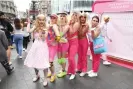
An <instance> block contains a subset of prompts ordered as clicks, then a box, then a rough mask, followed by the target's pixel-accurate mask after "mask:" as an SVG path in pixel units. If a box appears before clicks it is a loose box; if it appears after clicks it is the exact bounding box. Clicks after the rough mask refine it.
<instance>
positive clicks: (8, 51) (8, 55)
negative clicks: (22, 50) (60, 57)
mask: <svg viewBox="0 0 133 89" xmlns="http://www.w3.org/2000/svg"><path fill="white" fill-rule="evenodd" d="M7 57H8V63H9V64H10V59H11V48H10V47H8V50H7Z"/></svg>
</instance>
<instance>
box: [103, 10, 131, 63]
mask: <svg viewBox="0 0 133 89" xmlns="http://www.w3.org/2000/svg"><path fill="white" fill-rule="evenodd" d="M105 15H108V16H110V23H109V25H108V31H107V34H108V36H109V37H110V38H111V39H112V42H109V44H108V52H107V54H108V55H112V56H115V57H119V58H123V59H126V60H128V61H133V12H117V13H104V14H103V15H102V18H103V17H104V16H105Z"/></svg>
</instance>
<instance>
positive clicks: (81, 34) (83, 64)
mask: <svg viewBox="0 0 133 89" xmlns="http://www.w3.org/2000/svg"><path fill="white" fill-rule="evenodd" d="M79 23H80V28H79V30H78V39H79V40H78V43H79V47H78V64H77V69H78V71H80V72H81V73H80V76H84V75H85V74H86V72H87V68H88V62H87V51H88V47H89V43H88V39H87V33H88V31H89V25H88V23H87V15H86V14H85V13H81V14H80V17H79Z"/></svg>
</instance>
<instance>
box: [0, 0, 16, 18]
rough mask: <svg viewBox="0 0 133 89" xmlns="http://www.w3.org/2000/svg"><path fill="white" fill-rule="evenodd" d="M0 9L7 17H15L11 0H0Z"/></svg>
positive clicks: (14, 7)
mask: <svg viewBox="0 0 133 89" xmlns="http://www.w3.org/2000/svg"><path fill="white" fill-rule="evenodd" d="M0 11H1V12H4V13H5V15H6V16H7V17H10V18H12V17H16V14H17V9H16V6H15V4H14V1H13V0H0Z"/></svg>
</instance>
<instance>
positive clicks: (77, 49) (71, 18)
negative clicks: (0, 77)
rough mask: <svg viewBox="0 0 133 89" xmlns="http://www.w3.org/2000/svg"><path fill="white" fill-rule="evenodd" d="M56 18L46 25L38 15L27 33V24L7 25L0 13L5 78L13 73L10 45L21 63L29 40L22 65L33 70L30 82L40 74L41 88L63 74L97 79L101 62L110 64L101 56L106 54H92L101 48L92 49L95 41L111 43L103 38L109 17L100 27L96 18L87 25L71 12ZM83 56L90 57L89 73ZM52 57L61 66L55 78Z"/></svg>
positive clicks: (17, 21)
mask: <svg viewBox="0 0 133 89" xmlns="http://www.w3.org/2000/svg"><path fill="white" fill-rule="evenodd" d="M58 14H59V15H57V14H52V15H50V23H49V22H47V20H46V16H45V15H43V14H39V15H38V16H37V17H36V20H35V22H34V23H33V24H32V25H33V26H32V27H31V29H29V28H27V25H28V24H29V22H28V21H26V20H25V21H22V20H21V19H19V18H16V19H14V22H13V24H12V25H11V24H10V23H9V22H8V21H6V20H5V19H4V18H3V16H4V13H0V48H2V50H0V58H1V59H0V62H1V64H2V65H3V67H4V68H5V70H6V71H7V74H11V73H12V71H13V70H14V67H12V63H11V61H10V55H11V48H12V46H13V42H14V43H15V45H16V51H17V54H18V56H19V59H22V58H23V56H22V53H23V51H25V52H27V51H28V50H27V48H28V43H29V42H30V38H31V37H33V39H34V41H33V44H32V45H31V48H30V50H29V51H28V53H27V56H26V59H25V61H24V65H26V66H28V67H31V68H34V70H35V74H36V77H35V78H33V82H36V81H38V80H39V79H40V75H39V70H43V71H44V82H43V85H44V86H47V85H48V80H47V78H50V82H51V83H52V82H54V81H55V80H56V76H57V77H58V78H63V77H64V76H66V75H67V74H68V75H70V78H69V79H70V80H73V79H74V78H75V77H76V73H80V74H79V76H81V77H83V76H85V75H86V74H87V75H88V76H89V77H97V76H98V70H99V65H100V60H101V59H103V60H104V63H103V64H105V65H110V64H111V63H110V62H108V61H107V59H106V55H105V53H106V52H107V51H104V52H101V51H100V52H99V53H98V52H97V53H96V51H95V49H97V48H99V47H101V45H97V46H96V45H95V41H96V39H102V40H105V41H109V42H112V40H111V39H110V38H109V37H108V35H107V24H108V23H109V20H110V18H109V16H105V17H104V24H101V23H100V18H99V16H97V15H95V16H93V17H92V18H91V20H90V21H89V20H88V16H87V14H86V13H84V12H83V13H78V12H73V13H72V14H71V15H68V14H67V13H66V12H61V13H58ZM31 34H32V36H31ZM7 43H8V44H7ZM105 44H106V42H105ZM95 46H96V47H95ZM88 51H90V52H88ZM87 53H89V54H88V55H89V57H90V58H91V57H92V70H90V71H88V58H87V57H88V55H87ZM77 55H78V59H77V57H76V56H77ZM56 56H57V60H58V63H59V65H60V66H61V70H60V71H59V72H58V74H55V65H54V62H55V59H56ZM76 59H77V60H78V61H77V62H76ZM67 61H68V62H67ZM67 63H68V68H67V66H66V65H67ZM48 70H49V71H48Z"/></svg>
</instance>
